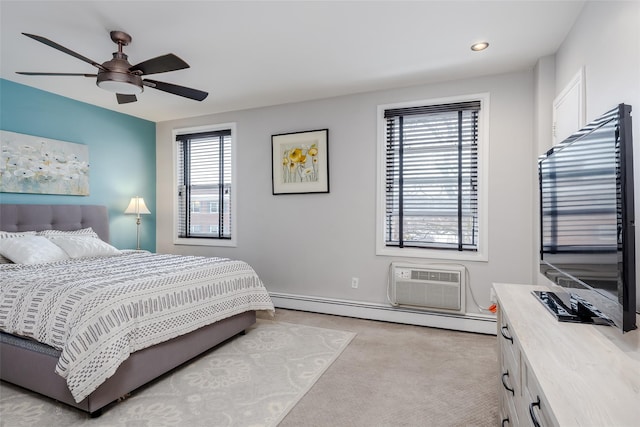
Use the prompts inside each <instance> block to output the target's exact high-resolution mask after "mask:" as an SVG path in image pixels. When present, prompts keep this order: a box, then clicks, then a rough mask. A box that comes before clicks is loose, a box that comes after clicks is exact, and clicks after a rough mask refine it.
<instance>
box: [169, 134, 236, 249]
mask: <svg viewBox="0 0 640 427" xmlns="http://www.w3.org/2000/svg"><path fill="white" fill-rule="evenodd" d="M233 130H234V126H233V125H226V126H216V127H213V128H211V127H210V128H203V129H185V130H181V131H177V132H175V141H176V150H175V153H176V177H177V182H176V184H177V188H176V203H177V217H176V218H177V220H176V239H175V242H176V243H179V244H195V245H221V246H235V233H234V227H235V218H234V213H235V208H234V206H235V187H234V186H233V184H234V179H233V177H234V170H233V169H234V162H233V155H232V154H233V151H234V150H233V134H234V131H233Z"/></svg>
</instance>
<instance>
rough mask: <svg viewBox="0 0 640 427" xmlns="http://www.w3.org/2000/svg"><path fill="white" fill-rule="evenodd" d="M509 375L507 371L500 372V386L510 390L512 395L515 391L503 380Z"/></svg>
mask: <svg viewBox="0 0 640 427" xmlns="http://www.w3.org/2000/svg"><path fill="white" fill-rule="evenodd" d="M508 376H509V371H507V372H505V373H504V374H502V387H504V388H505V390H507V391H510V392H511V395H512V396H515V395H516V393H515V392H514V391H513V389H512V388H509V386H508V385H507V383H506V382H505V381H504V378H505V377H508Z"/></svg>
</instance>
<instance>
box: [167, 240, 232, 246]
mask: <svg viewBox="0 0 640 427" xmlns="http://www.w3.org/2000/svg"><path fill="white" fill-rule="evenodd" d="M173 244H174V245H183V246H218V247H227V248H235V247H237V246H238V245H237V243H236V241H235V240H233V239H231V240H219V239H198V238H193V239H181V238H176V239H173Z"/></svg>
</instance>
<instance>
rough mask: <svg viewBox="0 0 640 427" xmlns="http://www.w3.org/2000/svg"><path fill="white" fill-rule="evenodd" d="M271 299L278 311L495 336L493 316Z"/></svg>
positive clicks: (273, 296) (280, 296) (289, 297)
mask: <svg viewBox="0 0 640 427" xmlns="http://www.w3.org/2000/svg"><path fill="white" fill-rule="evenodd" d="M270 295H271V299H272V300H273V304H274V305H275V306H276V308H288V309H292V310H301V311H311V312H315V313H323V314H335V315H338V316H346V317H357V318H360V319H370V320H382V321H385V322H393V323H404V324H408V325H418V326H430V327H433V328H442V329H453V330H456V331H465V332H476V333H480V334H488V335H496V318H495V316H490V315H483V314H464V315H461V314H448V313H437V312H427V311H422V310H416V309H410V308H406V307H393V306H390V305H384V304H374V303H365V302H358V301H349V300H340V299H333V298H321V297H310V296H305V295H295V294H284V293H279V292H271V293H270Z"/></svg>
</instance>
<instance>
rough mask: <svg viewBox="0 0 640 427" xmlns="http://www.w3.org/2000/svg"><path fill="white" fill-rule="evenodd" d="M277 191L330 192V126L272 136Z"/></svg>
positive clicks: (299, 192) (275, 192)
mask: <svg viewBox="0 0 640 427" xmlns="http://www.w3.org/2000/svg"><path fill="white" fill-rule="evenodd" d="M271 150H272V153H271V157H272V161H273V166H272V183H273V184H272V185H273V194H274V195H277V194H304V193H328V192H329V129H320V130H311V131H305V132H296V133H283V134H279V135H272V136H271Z"/></svg>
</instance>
